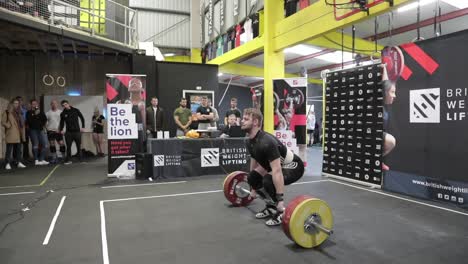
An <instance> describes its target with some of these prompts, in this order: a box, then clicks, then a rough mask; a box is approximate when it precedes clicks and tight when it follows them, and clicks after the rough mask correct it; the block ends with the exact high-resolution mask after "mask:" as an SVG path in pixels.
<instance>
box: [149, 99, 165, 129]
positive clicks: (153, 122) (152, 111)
mask: <svg viewBox="0 0 468 264" xmlns="http://www.w3.org/2000/svg"><path fill="white" fill-rule="evenodd" d="M158 103H159V102H158V98H156V97H153V98H151V106H149V107H148V108H146V134H147V135H148V137H149V138H151V137H152V138H157V132H158V131H161V130H164V127H165V124H164V111H163V109H162V108H161V107H160V106H159V105H158Z"/></svg>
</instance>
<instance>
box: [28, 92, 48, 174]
mask: <svg viewBox="0 0 468 264" xmlns="http://www.w3.org/2000/svg"><path fill="white" fill-rule="evenodd" d="M46 123H47V117H46V115H45V114H44V112H42V111H41V109H39V104H38V103H37V101H36V99H32V100H31V110H29V111H28V112H27V113H26V124H27V126H28V127H29V136H30V137H31V141H32V149H33V154H34V160H35V165H48V164H49V162H47V161H46V160H45V159H44V158H45V152H46V149H47V148H48V144H47V135H46V132H45V125H46ZM39 144H40V145H41V149H40V151H39Z"/></svg>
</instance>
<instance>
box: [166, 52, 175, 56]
mask: <svg viewBox="0 0 468 264" xmlns="http://www.w3.org/2000/svg"><path fill="white" fill-rule="evenodd" d="M172 56H175V53H164V57H172Z"/></svg>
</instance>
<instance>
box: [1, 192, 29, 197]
mask: <svg viewBox="0 0 468 264" xmlns="http://www.w3.org/2000/svg"><path fill="white" fill-rule="evenodd" d="M30 193H35V192H17V193H0V196H2V195H3V196H7V195H18V194H30Z"/></svg>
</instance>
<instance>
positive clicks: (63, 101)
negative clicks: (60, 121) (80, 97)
mask: <svg viewBox="0 0 468 264" xmlns="http://www.w3.org/2000/svg"><path fill="white" fill-rule="evenodd" d="M64 103H67V104H69V102H68V100H65V99H64V100H62V101H61V102H60V105H63V104H64Z"/></svg>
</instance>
